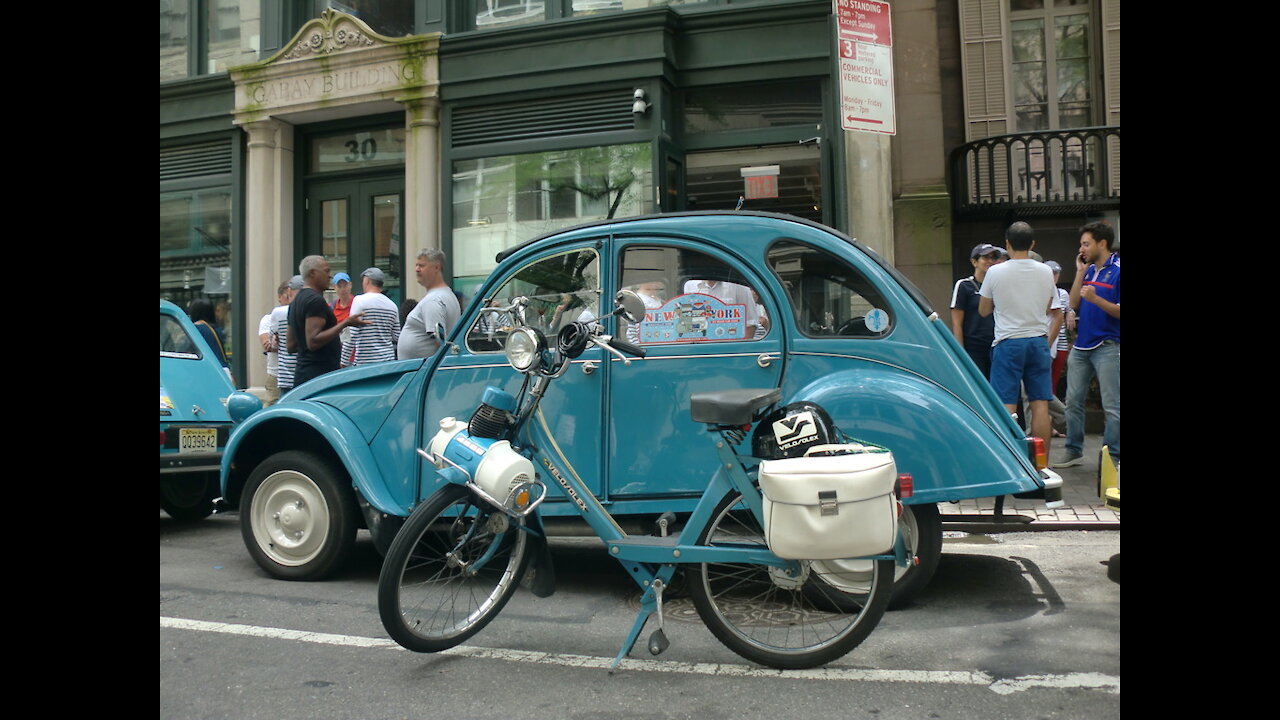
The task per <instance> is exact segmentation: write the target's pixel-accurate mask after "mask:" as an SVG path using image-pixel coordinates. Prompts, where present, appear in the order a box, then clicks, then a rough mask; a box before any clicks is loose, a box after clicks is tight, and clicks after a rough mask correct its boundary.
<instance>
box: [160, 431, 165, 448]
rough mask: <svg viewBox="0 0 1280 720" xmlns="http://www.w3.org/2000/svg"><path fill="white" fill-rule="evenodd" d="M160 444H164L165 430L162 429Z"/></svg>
mask: <svg viewBox="0 0 1280 720" xmlns="http://www.w3.org/2000/svg"><path fill="white" fill-rule="evenodd" d="M160 444H161V445H164V431H163V430H161V431H160Z"/></svg>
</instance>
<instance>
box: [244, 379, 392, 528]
mask: <svg viewBox="0 0 1280 720" xmlns="http://www.w3.org/2000/svg"><path fill="white" fill-rule="evenodd" d="M363 437H364V436H363V435H362V434H361V432H360V430H359V429H358V428H357V427H356V425H355V423H353V422H351V420H350V419H349V418H348V417H347V416H345V415H343V414H342V413H341V412H339V411H338V410H336V409H334V408H332V407H330V406H328V405H323V404H321V403H318V402H311V401H302V402H291V403H287V404H283V405H274V406H272V407H270V408H267V409H266V410H263V411H261V412H258V413H255V414H254V415H252V416H251V417H249V418H248V419H247V420H245V422H244V423H242V424H241V425H238V426H237V427H236V429H235V431H234V432H233V433H232V434H231V437H230V438H229V439H228V441H227V449H226V451H225V452H224V453H223V456H222V472H221V480H222V496H223V498H224V500H225V501H226V502H227V503H228V504H229V505H231V506H232V507H235V506H238V505H239V502H240V493H241V490H242V489H243V488H244V485H245V482H247V480H248V478H249V475H250V473H252V472H253V469H254V468H255V467H257V465H258V463H259V462H261V461H262V460H264V459H266V458H267V457H268V456H270V455H273V454H275V453H277V452H280V451H282V450H306V451H310V452H314V453H316V454H319V455H322V456H325V457H328V458H330V459H331V460H333V461H335V462H337V463H340V464H341V465H342V467H343V468H344V469H345V470H346V471H347V474H348V475H349V476H350V477H351V483H352V485H353V486H354V488H355V489H356V490H357V491H358V492H359V493H360V495H361V496H363V497H364V499H365V500H366V501H367V502H368V503H369V504H370V505H371V506H373V507H374V508H375V509H377V510H378V511H380V512H384V513H390V514H395V515H402V514H404V510H403V509H402V508H400V507H399V506H398V505H397V503H395V502H394V500H393V499H392V498H391V496H390V494H389V493H387V492H386V484H385V482H384V480H383V478H382V474H381V472H379V470H378V465H377V463H376V462H375V461H374V457H373V452H372V451H371V450H370V449H369V446H368V445H367V444H366V443H365V442H363Z"/></svg>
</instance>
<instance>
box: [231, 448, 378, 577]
mask: <svg viewBox="0 0 1280 720" xmlns="http://www.w3.org/2000/svg"><path fill="white" fill-rule="evenodd" d="M358 512H359V510H358V509H357V507H356V501H355V496H354V495H353V494H352V491H351V481H350V478H349V477H348V475H347V473H346V471H345V470H343V469H342V468H341V467H338V466H335V465H334V464H333V463H331V462H329V461H327V460H325V459H323V458H321V457H319V456H317V455H314V454H311V453H307V452H300V451H295V450H290V451H287V452H281V453H277V454H275V455H272V456H271V457H269V458H267V459H266V460H265V461H263V462H262V463H261V464H259V465H258V467H256V468H255V469H254V471H253V473H252V474H251V475H250V476H249V481H248V483H246V484H245V489H244V494H243V496H242V497H241V499H240V533H241V535H242V536H243V537H244V543H245V547H247V548H248V549H249V554H250V555H252V556H253V559H254V560H255V561H256V562H257V563H258V565H260V566H261V567H262V569H264V570H266V571H267V572H268V573H270V574H271V575H273V576H275V577H277V578H280V579H282V580H319V579H321V578H324V577H326V576H328V575H331V574H332V573H334V572H335V571H337V570H338V569H339V568H340V567H341V566H342V565H343V564H344V563H345V562H346V561H347V559H348V558H349V557H350V556H351V553H352V550H353V548H354V546H355V536H356V529H357V514H358Z"/></svg>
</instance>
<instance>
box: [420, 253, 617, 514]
mask: <svg viewBox="0 0 1280 720" xmlns="http://www.w3.org/2000/svg"><path fill="white" fill-rule="evenodd" d="M602 244H603V243H597V242H596V241H587V242H577V243H573V244H570V245H564V246H560V247H558V248H554V249H549V250H548V251H547V252H546V253H545V254H542V255H540V256H538V257H537V258H534V259H531V260H529V261H528V262H526V263H522V264H521V265H519V266H518V267H517V268H515V269H514V270H512V271H510V272H508V273H506V274H504V275H502V276H500V277H495V278H493V279H491V280H490V281H489V282H488V283H486V285H485V286H484V287H482V288H481V297H482V300H481V302H479V303H473V304H472V305H471V307H470V308H468V312H467V313H466V314H464V315H463V317H462V319H461V325H462V327H464V328H466V330H465V332H463V333H461V334H459V335H457V336H455V338H454V340H455V342H456V343H457V350H456V352H453V351H447V352H446V355H445V357H444V358H442V359H441V361H440V364H439V365H438V366H437V367H436V369H435V371H434V373H433V374H432V377H431V381H430V382H429V383H428V384H427V388H426V390H425V392H426V397H425V402H424V403H423V417H422V422H423V438H424V442H427V441H429V440H430V438H431V437H432V436H433V435H434V434H435V432H436V430H437V429H438V423H439V421H440V419H441V418H444V417H450V416H452V417H456V418H458V419H459V420H464V421H465V420H467V419H468V418H470V417H471V413H472V412H473V411H474V410H475V407H476V404H477V403H478V402H479V401H480V398H481V395H482V394H483V392H484V389H485V387H487V386H489V385H493V386H496V387H499V388H502V389H503V390H506V391H507V392H509V393H511V394H512V395H513V396H516V397H519V395H520V389H521V385H522V384H523V382H524V376H523V375H522V374H520V373H518V372H516V371H515V370H514V369H512V368H511V366H510V365H509V364H508V363H507V359H506V356H505V354H504V353H503V346H504V343H505V340H506V336H507V334H508V333H509V332H510V330H511V329H513V327H515V326H517V325H518V324H519V322H518V319H517V318H512V317H508V316H505V315H501V316H500V315H494V314H490V313H481V312H480V310H481V308H482V307H483V306H487V305H508V304H510V301H511V299H512V298H514V297H519V296H524V297H527V298H529V299H530V305H529V308H528V310H527V311H526V315H525V317H526V320H527V321H528V323H529V325H531V326H533V327H536V328H538V329H539V330H540V331H542V332H543V333H544V335H545V337H546V339H547V342H549V343H554V342H555V333H556V332H557V331H558V330H559V328H560V327H563V326H564V325H565V324H568V323H571V322H574V321H584V322H588V321H594V320H595V319H596V318H598V317H600V315H601V305H600V296H601V277H600V267H601V261H600V253H599V251H598V250H597V245H602ZM602 353H603V351H602V350H601V349H600V348H598V347H594V346H593V347H591V348H588V349H587V350H586V351H585V352H583V354H582V356H581V357H579V358H578V359H577V360H575V361H574V364H575V365H576V366H578V367H581V366H584V365H587V364H588V363H593V364H594V365H595V366H597V367H598V366H599V365H600V364H601V360H602V358H601V355H602ZM603 386H604V377H603V373H587V372H583V371H581V370H579V369H577V368H570V369H569V370H568V371H567V372H566V373H565V374H564V376H563V377H561V378H560V379H558V380H556V381H555V382H554V383H552V385H551V388H550V390H549V391H548V393H547V395H546V396H545V397H544V399H543V401H542V403H541V407H540V410H539V412H538V413H536V414H535V415H534V417H533V418H532V420H531V422H534V423H537V424H543V423H545V424H546V431H547V432H548V434H549V435H550V436H551V437H552V438H553V439H554V440H555V443H554V445H555V447H548V448H543V450H544V451H545V452H547V453H548V454H550V455H551V456H552V457H553V459H554V458H558V459H559V461H560V463H562V466H563V467H564V468H565V469H566V470H567V471H568V472H572V473H574V474H576V475H577V476H578V477H579V478H580V479H581V480H582V481H583V483H584V484H585V485H586V487H587V488H588V489H590V490H591V492H593V493H595V494H596V495H601V494H602V492H603V487H604V486H603V481H602V476H603V464H602V458H603V448H604V441H603V438H604V428H603V426H602V425H601V422H600V418H601V407H602V403H603V401H604V395H603ZM424 462H425V461H424ZM420 469H421V468H420ZM552 487H556V486H554V485H552ZM431 491H432V489H431V488H423V489H422V491H421V492H422V493H424V494H426V493H430V492H431ZM556 492H558V488H557V490H556V491H553V496H554V493H556ZM544 507H546V508H547V511H548V512H549V513H550V514H556V513H558V512H559V509H555V508H552V507H548V506H544ZM564 509H567V508H564Z"/></svg>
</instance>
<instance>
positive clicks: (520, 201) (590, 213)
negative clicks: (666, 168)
mask: <svg viewBox="0 0 1280 720" xmlns="http://www.w3.org/2000/svg"><path fill="white" fill-rule="evenodd" d="M651 165H652V150H651V148H650V146H649V145H648V144H636V145H614V146H609V147H593V148H581V149H577V150H556V151H550V152H543V153H531V154H528V155H509V156H503V157H491V158H479V159H475V160H459V161H457V162H455V163H454V164H453V245H452V247H453V252H452V258H451V259H452V261H453V268H454V270H453V274H454V276H455V277H456V278H458V279H459V280H460V281H463V282H466V281H467V280H468V276H478V277H479V278H483V277H484V276H487V275H488V274H489V272H490V271H491V270H492V269H493V267H494V256H495V255H496V254H497V253H498V252H500V251H502V250H505V249H506V248H509V247H512V246H514V245H518V244H519V243H522V242H524V241H525V240H528V239H530V238H533V237H536V236H538V235H541V234H543V233H547V232H551V231H554V230H558V229H560V228H565V227H569V226H571V225H577V224H579V223H582V222H586V221H589V220H601V219H606V218H615V217H628V216H632V215H642V214H644V213H649V212H653V211H654V206H653V179H652V171H651Z"/></svg>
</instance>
